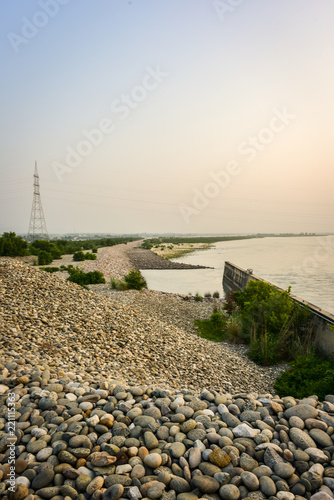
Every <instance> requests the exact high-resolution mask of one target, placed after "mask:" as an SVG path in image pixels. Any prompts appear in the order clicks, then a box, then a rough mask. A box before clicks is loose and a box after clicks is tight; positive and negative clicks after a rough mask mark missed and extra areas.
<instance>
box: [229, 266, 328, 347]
mask: <svg viewBox="0 0 334 500" xmlns="http://www.w3.org/2000/svg"><path fill="white" fill-rule="evenodd" d="M250 280H254V281H264V282H265V283H268V282H267V281H266V280H263V279H262V278H259V277H258V276H254V274H253V271H252V270H251V269H247V270H246V269H242V268H241V267H238V266H236V265H235V264H232V263H231V262H225V268H224V277H223V288H224V290H225V291H226V292H229V291H232V290H235V291H240V290H243V289H244V288H245V287H246V286H247V284H248V282H249V281H250ZM270 284H271V285H272V283H270ZM273 286H275V287H276V288H277V289H278V290H282V288H279V287H278V286H276V285H273ZM291 299H292V300H294V301H295V302H297V303H298V304H300V305H301V306H302V307H308V308H309V310H310V312H311V313H312V315H313V326H314V329H315V332H316V346H317V347H318V348H319V349H320V350H321V351H322V352H323V353H324V354H325V355H328V354H334V335H333V331H332V330H331V328H330V327H329V325H334V315H333V314H331V313H329V312H328V311H325V310H324V309H321V308H320V307H317V306H315V305H314V304H311V303H310V302H307V301H306V300H303V299H301V298H300V297H297V296H296V295H293V294H291Z"/></svg>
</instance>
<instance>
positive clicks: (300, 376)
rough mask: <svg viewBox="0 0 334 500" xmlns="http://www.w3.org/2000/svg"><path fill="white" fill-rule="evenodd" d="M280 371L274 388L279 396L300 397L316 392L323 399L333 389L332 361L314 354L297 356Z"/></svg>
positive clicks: (333, 373)
mask: <svg viewBox="0 0 334 500" xmlns="http://www.w3.org/2000/svg"><path fill="white" fill-rule="evenodd" d="M290 365H291V367H290V369H288V370H287V371H286V372H284V373H282V374H281V375H280V376H279V377H278V378H277V379H276V382H275V385H274V388H275V391H277V394H279V395H280V396H281V397H284V396H293V397H295V398H298V399H302V398H305V397H308V396H311V395H313V394H316V395H317V396H318V398H319V399H320V400H324V398H325V396H327V395H328V394H333V390H334V361H333V360H331V361H329V360H324V359H322V358H319V357H317V356H315V355H314V354H311V355H308V356H299V357H297V359H296V360H295V361H293V362H292V363H290Z"/></svg>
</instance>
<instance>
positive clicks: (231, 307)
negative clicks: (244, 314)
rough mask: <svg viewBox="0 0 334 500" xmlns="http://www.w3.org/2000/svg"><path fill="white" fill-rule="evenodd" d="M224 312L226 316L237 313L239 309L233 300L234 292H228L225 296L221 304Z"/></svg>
mask: <svg viewBox="0 0 334 500" xmlns="http://www.w3.org/2000/svg"><path fill="white" fill-rule="evenodd" d="M223 309H224V311H226V312H227V314H233V313H236V312H238V311H239V307H238V305H237V303H236V300H235V295H234V292H228V293H226V294H225V302H224V304H223Z"/></svg>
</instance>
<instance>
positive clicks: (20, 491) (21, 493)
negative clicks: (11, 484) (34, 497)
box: [8, 484, 29, 500]
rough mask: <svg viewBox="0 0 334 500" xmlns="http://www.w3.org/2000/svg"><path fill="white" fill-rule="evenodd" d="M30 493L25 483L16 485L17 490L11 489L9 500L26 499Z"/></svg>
mask: <svg viewBox="0 0 334 500" xmlns="http://www.w3.org/2000/svg"><path fill="white" fill-rule="evenodd" d="M28 495H29V490H28V488H27V486H26V485H25V484H18V485H16V486H15V492H12V491H10V492H9V495H8V500H24V499H25V498H27V496H28Z"/></svg>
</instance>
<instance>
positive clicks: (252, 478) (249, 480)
mask: <svg viewBox="0 0 334 500" xmlns="http://www.w3.org/2000/svg"><path fill="white" fill-rule="evenodd" d="M241 480H242V482H243V483H244V485H245V486H246V488H247V489H248V490H250V491H255V490H257V489H258V488H259V486H260V483H259V480H258V478H257V477H256V475H255V474H253V473H252V472H248V471H245V472H242V473H241Z"/></svg>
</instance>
